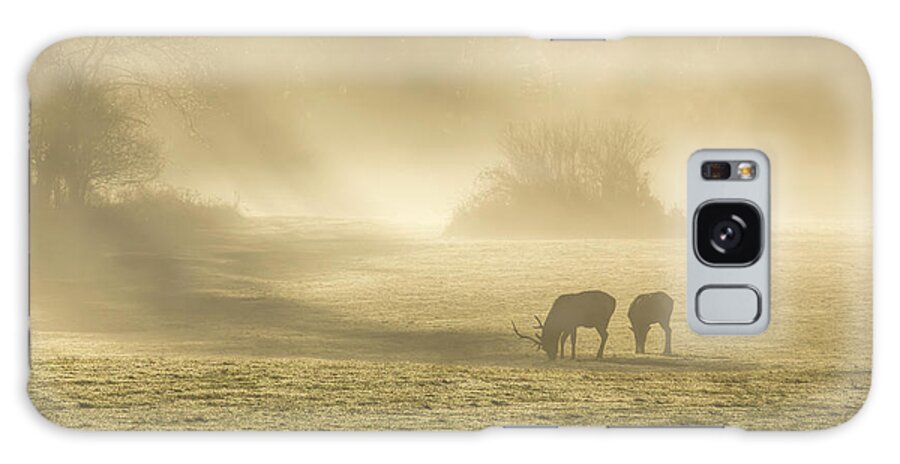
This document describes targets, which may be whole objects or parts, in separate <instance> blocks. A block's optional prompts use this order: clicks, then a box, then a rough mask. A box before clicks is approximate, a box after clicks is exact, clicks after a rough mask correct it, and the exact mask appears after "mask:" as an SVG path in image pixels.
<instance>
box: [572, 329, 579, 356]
mask: <svg viewBox="0 0 900 464" xmlns="http://www.w3.org/2000/svg"><path fill="white" fill-rule="evenodd" d="M577 333H578V327H576V328H574V329H572V360H573V361H574V360H575V334H577Z"/></svg>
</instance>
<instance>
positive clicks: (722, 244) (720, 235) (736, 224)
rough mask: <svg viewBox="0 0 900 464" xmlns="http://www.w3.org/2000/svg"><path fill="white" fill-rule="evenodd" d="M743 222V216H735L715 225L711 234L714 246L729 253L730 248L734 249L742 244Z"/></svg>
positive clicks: (720, 251) (722, 251) (721, 251)
mask: <svg viewBox="0 0 900 464" xmlns="http://www.w3.org/2000/svg"><path fill="white" fill-rule="evenodd" d="M741 222H743V221H742V220H741V218H739V217H737V216H734V217H733V218H732V219H726V220H724V221H720V222H718V223H716V225H715V226H713V230H712V231H711V232H710V234H709V235H710V236H711V237H712V242H713V248H714V249H715V250H716V251H718V252H719V253H727V252H728V250H733V249H735V248H737V247H738V246H739V245H740V244H741V238H742V236H743V234H742V233H741V229H742V226H741V225H740V223H741Z"/></svg>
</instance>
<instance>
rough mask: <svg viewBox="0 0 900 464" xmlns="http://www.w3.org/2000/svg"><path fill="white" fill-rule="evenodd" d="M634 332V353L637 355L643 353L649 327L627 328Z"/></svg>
mask: <svg viewBox="0 0 900 464" xmlns="http://www.w3.org/2000/svg"><path fill="white" fill-rule="evenodd" d="M629 329H631V331H632V332H634V352H635V353H637V354H643V353H644V346H645V345H646V344H647V332H649V331H650V325H649V324H648V325H642V326H639V327H629Z"/></svg>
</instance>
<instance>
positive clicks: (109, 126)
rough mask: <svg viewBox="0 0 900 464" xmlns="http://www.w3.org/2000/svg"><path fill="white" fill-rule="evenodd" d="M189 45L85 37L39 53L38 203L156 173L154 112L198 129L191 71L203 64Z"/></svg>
mask: <svg viewBox="0 0 900 464" xmlns="http://www.w3.org/2000/svg"><path fill="white" fill-rule="evenodd" d="M187 45H188V44H187V43H183V42H179V41H173V40H172V39H127V38H84V39H74V40H70V41H66V42H61V43H58V44H55V45H54V46H52V47H51V48H49V49H48V50H46V51H45V52H44V53H43V54H42V55H41V56H40V57H39V58H38V59H37V60H36V62H35V65H34V67H33V69H32V72H31V74H30V76H29V84H30V86H31V93H32V105H31V120H30V126H31V127H30V162H31V181H32V187H33V188H32V192H33V203H34V204H35V205H47V206H51V207H61V206H64V205H72V206H83V205H85V204H87V203H88V202H89V200H90V198H91V196H92V195H94V196H103V195H108V194H109V193H110V192H111V191H112V190H114V189H116V188H118V187H122V186H129V185H134V184H136V183H142V182H147V181H149V180H152V179H154V178H156V177H157V176H158V175H159V173H160V171H161V169H162V165H163V157H162V155H161V153H160V146H159V143H158V138H157V134H155V133H153V131H152V130H151V124H150V119H151V118H152V117H153V116H154V115H155V114H157V113H159V112H161V111H165V110H166V109H171V110H174V111H176V112H177V113H178V114H180V115H181V116H182V120H183V121H184V123H185V127H186V128H187V130H188V131H189V132H191V133H194V132H195V130H194V120H193V116H194V115H195V114H196V113H197V111H198V110H199V109H201V108H202V107H203V106H204V99H203V97H202V96H201V95H200V94H199V93H198V92H197V90H196V88H195V87H193V86H191V85H190V83H191V82H192V79H189V78H188V76H187V75H186V73H198V72H201V73H202V69H203V68H202V67H198V66H194V65H193V62H192V61H190V59H189V57H190V56H191V55H189V53H188V52H187V51H186V50H187V48H189V47H188V46H187ZM196 77H197V76H196V75H195V76H194V78H196ZM201 77H202V76H201Z"/></svg>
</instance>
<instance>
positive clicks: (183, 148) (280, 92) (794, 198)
mask: <svg viewBox="0 0 900 464" xmlns="http://www.w3.org/2000/svg"><path fill="white" fill-rule="evenodd" d="M203 49H204V50H205V51H204V58H203V60H204V62H206V63H207V64H208V66H209V69H210V71H211V72H209V73H208V74H207V75H206V77H204V78H203V79H202V80H199V81H198V82H197V85H200V86H202V87H204V88H210V89H215V91H216V92H220V97H219V98H216V99H215V101H214V104H213V105H212V109H211V110H210V111H208V112H206V113H204V114H202V115H200V117H199V118H198V121H197V127H198V129H199V131H200V134H201V135H202V137H201V138H191V137H189V136H187V135H186V133H185V131H183V130H182V129H181V127H180V125H179V124H178V123H177V118H176V117H174V116H171V117H169V119H168V120H161V121H160V123H159V125H160V130H161V131H162V132H163V133H164V135H165V138H166V139H167V143H166V145H165V149H166V156H167V158H168V159H169V164H168V168H167V171H166V174H165V177H166V179H167V180H168V181H170V182H172V183H174V184H176V185H180V186H186V187H191V188H195V189H197V190H199V191H200V192H202V193H206V194H210V195H215V196H217V197H220V198H222V199H223V200H227V201H231V199H232V197H233V195H234V193H235V192H237V193H239V195H240V198H241V202H242V205H243V207H244V208H245V210H246V211H247V212H249V213H252V214H304V215H328V216H354V217H383V218H391V219H396V220H404V221H418V222H443V221H446V220H447V219H448V218H449V215H450V214H451V213H452V210H453V208H454V207H455V206H456V205H457V204H458V203H459V201H461V200H462V199H464V198H465V197H466V196H467V195H468V194H469V193H470V192H471V191H472V185H473V181H474V180H475V178H476V176H477V174H478V172H480V171H481V170H482V169H484V168H485V167H487V166H490V165H491V164H494V163H497V162H498V161H500V159H501V156H502V155H501V152H500V148H499V145H498V138H499V133H500V131H502V130H503V128H504V127H506V126H507V125H508V124H510V123H515V122H519V121H529V120H544V121H566V120H571V119H573V118H581V119H584V120H586V121H598V122H602V121H609V120H613V119H627V120H632V121H635V122H638V123H641V124H644V125H645V126H646V130H647V132H648V134H649V135H650V136H652V137H653V138H655V139H656V140H657V141H658V142H659V145H660V147H661V151H660V153H659V156H658V157H657V158H656V159H655V160H654V161H653V162H652V163H651V164H650V165H648V166H647V169H648V171H649V172H650V178H651V187H652V189H653V191H654V192H655V194H656V195H657V196H658V197H660V198H661V199H662V201H663V202H664V203H665V204H666V205H669V206H672V205H681V204H683V197H684V195H685V193H684V178H685V173H684V165H685V163H686V160H687V157H688V156H689V155H690V154H691V153H692V152H693V151H695V150H697V149H699V148H712V147H716V148H724V147H740V148H747V147H751V148H758V149H761V150H763V151H764V152H766V153H767V154H768V155H769V157H770V159H771V161H772V177H773V211H774V213H775V220H776V221H786V220H789V219H790V220H798V221H804V220H809V219H812V218H826V219H835V218H840V217H843V216H847V215H853V216H854V217H855V218H859V217H861V216H864V217H865V218H867V217H868V215H869V210H870V197H869V195H870V185H871V135H870V134H871V113H870V108H871V106H870V91H869V83H868V76H867V75H866V73H865V70H864V68H863V66H862V64H861V62H860V61H859V60H858V58H857V57H856V56H855V55H854V54H853V53H852V52H850V51H849V50H848V49H846V48H844V47H843V46H841V45H839V44H836V43H834V42H830V41H827V40H821V39H797V38H794V39H790V38H788V39H627V40H622V41H611V42H549V41H545V40H532V39H523V38H516V39H497V38H483V39H465V38H454V39H424V38H423V39H211V41H210V42H208V43H205V44H203ZM163 119H164V118H163ZM848 192H850V194H848Z"/></svg>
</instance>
